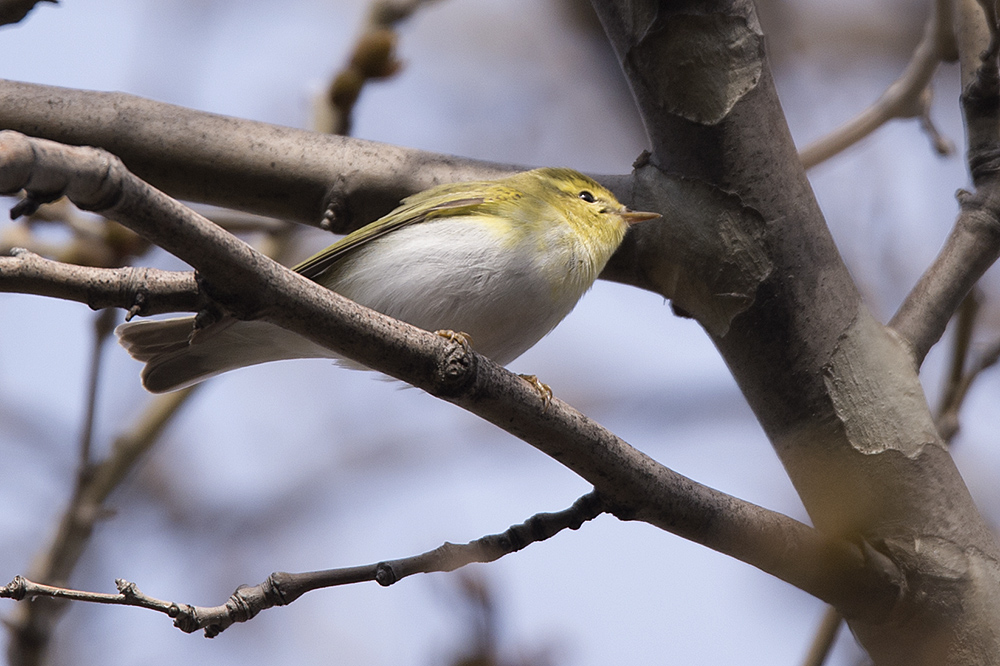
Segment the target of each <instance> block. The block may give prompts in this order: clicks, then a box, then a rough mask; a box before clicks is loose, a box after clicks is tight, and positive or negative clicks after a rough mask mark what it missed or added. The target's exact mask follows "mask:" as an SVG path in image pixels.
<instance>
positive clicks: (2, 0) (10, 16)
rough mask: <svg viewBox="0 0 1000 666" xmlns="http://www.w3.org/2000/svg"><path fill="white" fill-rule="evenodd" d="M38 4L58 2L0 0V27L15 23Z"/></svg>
mask: <svg viewBox="0 0 1000 666" xmlns="http://www.w3.org/2000/svg"><path fill="white" fill-rule="evenodd" d="M39 2H51V3H52V4H58V2H59V0H0V25H7V24H10V23H17V22H18V21H20V20H21V19H23V18H24V17H25V16H27V15H28V12H30V11H31V10H32V9H34V8H35V5H37V4H38V3H39Z"/></svg>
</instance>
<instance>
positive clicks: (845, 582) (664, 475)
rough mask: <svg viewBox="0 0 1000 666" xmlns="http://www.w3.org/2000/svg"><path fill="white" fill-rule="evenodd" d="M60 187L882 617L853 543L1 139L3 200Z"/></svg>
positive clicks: (626, 515) (279, 318)
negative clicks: (669, 462) (705, 478)
mask: <svg viewBox="0 0 1000 666" xmlns="http://www.w3.org/2000/svg"><path fill="white" fill-rule="evenodd" d="M19 188H26V189H27V191H28V192H29V197H30V196H33V195H36V194H38V195H44V194H51V193H52V192H53V191H57V190H60V191H63V192H64V193H65V194H66V195H67V196H69V197H70V199H71V200H73V201H74V202H75V203H76V204H77V205H78V206H81V207H82V208H89V209H95V210H99V211H100V212H101V213H102V214H104V215H106V216H108V217H110V218H112V219H116V220H118V221H120V222H121V223H123V224H125V225H126V226H128V227H130V228H131V229H133V230H134V231H136V232H137V233H139V234H140V235H143V236H144V237H146V238H147V239H149V240H150V241H151V242H153V243H156V244H157V245H160V246H161V247H163V248H164V249H166V250H167V251H169V252H171V253H173V254H175V255H177V256H178V257H180V258H182V259H183V260H185V261H187V262H188V263H190V264H191V265H192V266H194V268H195V269H196V270H197V271H198V274H199V276H200V281H201V285H202V286H203V287H204V288H206V289H207V290H208V293H209V294H210V295H211V296H212V297H213V299H214V300H216V301H217V302H218V303H219V304H220V305H221V306H222V307H223V308H224V309H226V310H228V311H229V312H230V313H232V314H234V315H236V316H238V317H243V318H252V317H261V318H264V319H266V320H267V321H270V322H272V323H274V324H277V325H279V326H282V327H284V328H286V329H288V330H291V331H294V332H295V333H297V334H299V335H302V336H304V337H306V338H308V339H310V340H313V341H314V342H316V343H318V344H321V345H324V346H326V347H328V348H329V349H333V350H335V351H337V352H338V353H339V354H342V355H343V356H345V357H347V358H349V359H351V360H354V361H357V362H359V363H361V364H363V365H366V366H368V367H371V368H373V369H375V370H379V371H381V372H384V373H386V374H388V375H390V376H393V377H395V378H397V379H400V380H402V381H405V382H407V383H410V384H412V385H414V386H417V387H419V388H422V389H423V390H425V391H427V392H428V393H431V394H432V395H435V396H437V397H439V398H441V399H444V400H447V401H449V402H451V403H453V404H456V405H458V406H460V407H462V408H464V409H466V410H468V411H471V412H473V413H474V414H477V415H479V416H480V417H482V418H484V419H485V420H487V421H490V422H491V423H493V424H495V425H497V426H498V427H500V428H502V429H504V430H506V431H507V432H509V433H511V434H513V435H515V436H517V437H519V438H521V439H523V440H524V441H526V442H528V443H529V444H531V445H532V446H535V447H536V448H538V449H539V450H541V451H543V452H544V453H546V454H548V455H550V456H552V457H553V458H555V459H556V460H558V461H559V462H561V463H562V464H563V465H565V466H566V467H568V468H570V469H571V470H573V471H574V472H576V473H577V474H579V475H580V476H582V477H583V478H584V479H586V480H587V481H588V482H590V483H591V484H593V485H594V487H595V489H596V490H597V492H599V493H600V494H601V496H602V498H603V499H604V501H605V502H606V503H607V504H608V506H609V507H610V510H611V511H612V513H614V514H615V515H616V516H618V517H619V518H623V519H634V520H643V521H646V522H649V523H651V524H653V525H656V526H658V527H660V528H662V529H665V530H668V531H670V532H672V533H674V534H677V535H679V536H682V537H684V538H687V539H691V540H693V541H696V542H698V543H701V544H704V545H706V546H708V547H710V548H713V549H715V550H718V551H719V552H722V553H725V554H728V555H731V556H733V557H735V558H737V559H740V560H742V561H744V562H747V563H749V564H753V565H754V566H757V567H759V568H761V569H763V570H764V571H767V572H769V573H771V574H773V575H775V576H777V577H779V578H781V579H782V580H785V581H787V582H789V583H791V584H793V585H795V586H797V587H799V588H801V589H803V590H806V591H807V592H809V593H811V594H813V595H815V596H817V597H819V598H821V599H824V600H826V601H828V602H830V603H832V604H834V605H836V606H837V607H838V608H839V609H840V610H841V611H842V612H844V613H845V615H852V614H858V613H863V614H864V615H865V616H866V617H871V618H879V617H882V616H883V614H884V613H886V612H888V611H889V610H890V608H891V607H892V605H893V603H894V602H895V600H896V598H897V594H898V590H899V588H898V585H899V574H898V571H897V570H896V569H895V567H894V566H892V565H891V564H889V563H888V561H887V560H886V558H885V556H883V555H880V554H879V553H878V552H876V551H875V550H873V549H872V548H870V547H867V546H866V545H865V544H864V543H863V542H862V543H861V544H860V545H859V544H852V543H848V542H845V541H840V540H836V539H831V538H829V537H827V536H825V535H823V534H821V533H820V532H818V531H816V530H814V529H812V528H810V527H808V526H806V525H804V524H802V523H800V522H798V521H795V520H793V519H791V518H789V517H787V516H784V515H782V514H780V513H777V512H773V511H768V510H766V509H763V508H762V507H759V506H756V505H754V504H751V503H749V502H745V501H743V500H739V499H737V498H735V497H732V496H729V495H726V494H725V493H722V492H719V491H717V490H714V489H712V488H708V487H707V486H703V485H701V484H698V483H696V482H694V481H692V480H690V479H688V478H686V477H684V476H681V475H680V474H677V473H676V472H674V471H672V470H670V469H668V468H666V467H664V466H662V465H660V464H658V463H657V462H655V461H654V460H652V459H651V458H649V457H648V456H646V455H644V454H643V453H641V452H640V451H638V450H636V449H634V448H633V447H631V446H629V445H628V444H627V443H626V442H624V441H623V440H621V439H620V438H618V437H616V436H615V435H614V434H612V433H611V432H609V431H608V430H606V429H604V428H602V427H601V426H600V425H598V424H597V423H595V422H594V421H592V420H591V419H589V418H587V417H586V416H585V415H583V414H581V413H580V412H578V411H576V410H575V409H573V408H572V407H570V406H569V405H567V404H566V403H564V402H562V401H561V400H559V399H557V398H553V399H551V400H550V399H547V398H546V397H545V396H542V395H540V393H539V391H538V390H537V389H536V388H535V387H534V385H532V384H530V383H528V382H526V381H525V380H524V379H522V378H521V377H519V376H517V375H514V374H513V373H511V372H509V371H507V370H506V369H504V368H503V367H501V366H499V365H497V364H495V363H493V362H492V361H490V360H489V359H487V358H485V357H481V356H479V355H477V354H475V353H474V352H472V351H471V350H468V349H466V348H463V346H462V345H460V344H458V343H456V342H453V341H450V340H446V339H445V338H443V337H441V336H438V335H435V334H432V333H428V332H427V331H423V330H421V329H418V328H415V327H413V326H410V325H408V324H405V323H403V322H399V321H397V320H394V319H391V318H389V317H386V316H384V315H381V314H379V313H377V312H374V311H372V310H369V309H367V308H364V307H362V306H360V305H357V304H356V303H353V302H351V301H349V300H347V299H345V298H343V297H341V296H340V295H338V294H336V293H334V292H332V291H330V290H328V289H325V288H323V287H321V286H319V285H317V284H316V283H314V282H311V281H309V280H307V279H305V278H303V277H302V276H301V275H298V274H296V273H293V272H292V271H290V270H288V269H287V268H284V267H283V266H281V265H279V264H277V263H275V262H274V261H272V260H270V259H268V258H267V257H265V256H263V255H261V254H260V253H258V252H256V251H255V250H253V248H251V247H249V246H248V245H246V244H245V243H243V242H242V241H240V240H238V239H237V238H235V237H233V236H231V235H230V234H228V233H226V232H225V231H223V230H222V229H220V228H218V227H217V226H215V225H213V224H211V223H210V222H208V221H207V220H205V219H204V218H202V217H201V216H199V215H197V214H196V213H194V212H193V211H191V210H190V209H188V208H185V207H184V206H181V205H180V204H179V203H177V202H176V201H174V200H173V199H170V198H169V197H167V196H166V195H164V194H163V193H162V192H160V191H158V190H155V189H154V188H152V187H150V186H149V185H147V184H146V183H144V182H142V181H141V180H139V179H137V178H136V177H135V176H133V175H132V174H131V173H129V172H128V171H127V170H126V169H125V168H124V166H123V165H122V164H121V162H120V161H118V160H117V159H115V158H114V157H113V156H111V155H109V154H107V153H105V152H104V151H101V150H96V149H87V148H71V147H66V146H61V145H59V144H54V143H52V142H50V141H45V140H37V139H35V140H33V139H29V138H27V137H24V136H23V135H19V134H16V133H13V132H4V133H0V192H10V191H14V190H17V189H19Z"/></svg>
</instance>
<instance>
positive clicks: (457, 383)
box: [429, 331, 479, 397]
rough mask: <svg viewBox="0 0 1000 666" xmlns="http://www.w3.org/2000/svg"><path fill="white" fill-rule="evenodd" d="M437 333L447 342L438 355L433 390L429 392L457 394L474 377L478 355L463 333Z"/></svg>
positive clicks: (444, 394)
mask: <svg viewBox="0 0 1000 666" xmlns="http://www.w3.org/2000/svg"><path fill="white" fill-rule="evenodd" d="M437 334H438V335H439V336H441V337H442V338H444V339H445V340H447V341H448V344H446V345H445V347H444V349H443V351H442V352H441V354H440V355H439V356H438V363H437V369H436V372H435V374H434V384H433V390H432V391H429V392H430V393H431V394H432V395H434V396H437V397H446V396H454V395H459V394H460V393H461V392H462V391H464V390H465V389H466V388H467V387H468V386H469V385H470V384H471V383H472V382H473V381H474V380H475V378H476V370H477V368H478V364H479V361H478V356H477V355H476V353H475V352H474V351H472V347H471V346H470V344H469V338H468V336H467V335H465V334H464V333H455V332H453V331H437Z"/></svg>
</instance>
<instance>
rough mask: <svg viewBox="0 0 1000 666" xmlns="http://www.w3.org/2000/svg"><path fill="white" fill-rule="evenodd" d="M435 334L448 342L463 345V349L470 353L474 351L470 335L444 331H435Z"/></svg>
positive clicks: (448, 330)
mask: <svg viewBox="0 0 1000 666" xmlns="http://www.w3.org/2000/svg"><path fill="white" fill-rule="evenodd" d="M434 334H435V335H440V336H441V337H442V338H444V339H445V340H447V341H448V342H454V343H455V344H457V345H462V349H464V350H465V351H470V350H471V349H472V336H471V335H469V334H468V333H460V332H458V331H452V330H450V329H444V330H441V331H434Z"/></svg>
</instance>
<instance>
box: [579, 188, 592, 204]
mask: <svg viewBox="0 0 1000 666" xmlns="http://www.w3.org/2000/svg"><path fill="white" fill-rule="evenodd" d="M580 198H581V199H583V200H584V201H586V202H587V203H594V195H593V194H591V193H590V192H589V191H588V190H584V191H582V192H580Z"/></svg>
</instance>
